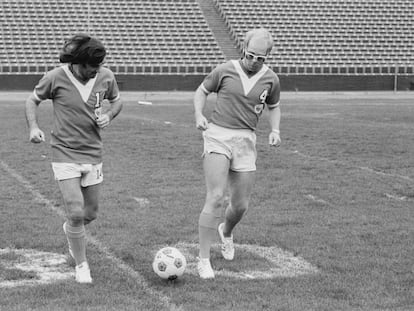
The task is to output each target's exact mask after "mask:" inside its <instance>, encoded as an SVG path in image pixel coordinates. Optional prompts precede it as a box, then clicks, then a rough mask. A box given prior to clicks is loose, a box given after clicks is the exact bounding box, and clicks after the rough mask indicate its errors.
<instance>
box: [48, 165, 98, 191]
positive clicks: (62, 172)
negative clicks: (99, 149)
mask: <svg viewBox="0 0 414 311" xmlns="http://www.w3.org/2000/svg"><path fill="white" fill-rule="evenodd" d="M52 168H53V173H54V174H55V179H56V180H65V179H71V178H79V177H80V179H81V186H82V187H88V186H92V185H96V184H99V183H101V182H102V181H103V173H102V163H99V164H77V163H61V162H52Z"/></svg>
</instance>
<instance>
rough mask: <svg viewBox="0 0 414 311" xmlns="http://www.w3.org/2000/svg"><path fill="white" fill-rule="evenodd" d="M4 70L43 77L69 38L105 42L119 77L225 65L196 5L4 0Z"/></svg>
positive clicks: (0, 6) (0, 54)
mask: <svg viewBox="0 0 414 311" xmlns="http://www.w3.org/2000/svg"><path fill="white" fill-rule="evenodd" d="M0 19H1V20H2V22H3V23H4V26H3V28H2V31H1V33H0V64H1V65H2V66H0V68H1V69H0V70H1V71H3V73H5V72H6V73H7V72H11V73H16V72H24V71H25V70H27V72H28V73H36V72H44V70H45V69H48V68H52V67H54V66H56V65H57V64H58V62H57V60H58V53H59V49H60V48H61V46H62V45H63V42H64V39H65V38H67V37H69V36H71V35H73V34H75V33H78V32H87V33H90V34H92V35H95V36H97V37H98V38H100V39H101V40H102V41H103V43H104V44H105V45H106V47H107V49H108V52H109V54H108V57H107V65H108V66H109V67H111V68H112V69H113V70H114V71H115V72H116V73H120V74H122V73H132V74H140V73H146V74H153V73H164V74H168V73H176V72H182V73H197V72H198V73H204V72H205V71H206V70H211V66H212V65H215V64H217V63H219V62H222V61H224V60H225V56H224V54H223V52H222V51H221V50H220V48H219V47H218V45H217V42H216V40H215V38H214V35H213V33H212V32H211V30H210V29H209V27H208V25H207V23H206V21H205V19H204V18H203V14H202V11H201V9H200V7H199V5H198V3H197V1H195V0H157V1H153V0H140V1H135V0H117V1H113V0H90V1H84V0H71V1H61V0H27V1H20V0H2V1H1V3H0Z"/></svg>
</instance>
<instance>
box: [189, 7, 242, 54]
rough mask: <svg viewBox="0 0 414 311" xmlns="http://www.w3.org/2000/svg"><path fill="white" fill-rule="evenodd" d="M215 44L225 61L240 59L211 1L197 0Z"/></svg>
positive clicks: (232, 40) (234, 43)
mask: <svg viewBox="0 0 414 311" xmlns="http://www.w3.org/2000/svg"><path fill="white" fill-rule="evenodd" d="M197 2H198V4H199V6H200V8H201V10H202V12H203V14H204V17H205V19H206V21H207V24H208V26H209V27H210V29H211V31H212V33H213V35H214V37H215V38H216V41H217V44H218V46H219V47H220V49H221V51H222V52H223V54H224V55H225V56H226V58H227V59H238V58H240V51H239V50H238V48H237V43H236V41H235V40H234V39H233V38H232V37H231V36H230V32H229V30H228V28H227V25H226V23H225V21H224V20H223V18H222V16H221V15H220V14H219V12H218V11H217V8H216V6H215V4H214V2H213V0H197Z"/></svg>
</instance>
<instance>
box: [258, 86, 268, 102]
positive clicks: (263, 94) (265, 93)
mask: <svg viewBox="0 0 414 311" xmlns="http://www.w3.org/2000/svg"><path fill="white" fill-rule="evenodd" d="M268 95H269V91H268V90H267V89H266V90H264V91H263V92H262V94H260V96H259V99H260V102H261V103H262V104H264V103H266V98H267V96H268Z"/></svg>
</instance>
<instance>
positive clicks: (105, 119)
mask: <svg viewBox="0 0 414 311" xmlns="http://www.w3.org/2000/svg"><path fill="white" fill-rule="evenodd" d="M109 104H110V107H109V108H108V109H107V110H106V111H105V112H104V113H103V114H102V115H101V117H100V118H98V119H97V120H96V123H97V124H98V126H99V127H100V128H105V127H107V126H108V125H109V124H110V123H111V121H112V120H113V119H114V118H115V117H116V116H117V115H118V114H119V113H120V112H121V110H122V106H123V104H122V101H121V99H118V100H116V101H112V102H111V101H109Z"/></svg>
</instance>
